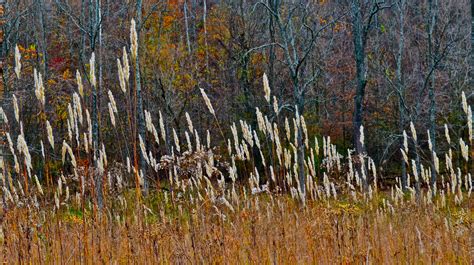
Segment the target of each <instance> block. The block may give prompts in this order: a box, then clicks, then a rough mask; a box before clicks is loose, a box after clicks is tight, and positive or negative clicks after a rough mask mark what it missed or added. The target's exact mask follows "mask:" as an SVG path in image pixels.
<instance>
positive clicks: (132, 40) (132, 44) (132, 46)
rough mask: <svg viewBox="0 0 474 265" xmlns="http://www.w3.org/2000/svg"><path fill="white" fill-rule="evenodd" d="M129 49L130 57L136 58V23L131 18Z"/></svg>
mask: <svg viewBox="0 0 474 265" xmlns="http://www.w3.org/2000/svg"><path fill="white" fill-rule="evenodd" d="M130 50H131V52H132V59H136V58H137V55H138V34H137V25H136V23H135V19H133V18H132V21H131V23H130Z"/></svg>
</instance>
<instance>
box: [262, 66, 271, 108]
mask: <svg viewBox="0 0 474 265" xmlns="http://www.w3.org/2000/svg"><path fill="white" fill-rule="evenodd" d="M263 92H264V93H265V100H266V101H267V102H268V103H270V93H271V92H270V83H269V82H268V77H267V74H266V73H263Z"/></svg>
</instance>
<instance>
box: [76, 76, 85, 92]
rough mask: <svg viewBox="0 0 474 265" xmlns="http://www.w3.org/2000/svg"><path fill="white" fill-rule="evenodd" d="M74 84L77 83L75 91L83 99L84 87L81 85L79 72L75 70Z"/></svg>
mask: <svg viewBox="0 0 474 265" xmlns="http://www.w3.org/2000/svg"><path fill="white" fill-rule="evenodd" d="M76 83H77V91H78V92H79V95H81V97H84V85H83V84H82V77H81V73H80V72H79V70H76Z"/></svg>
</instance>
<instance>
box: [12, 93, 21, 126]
mask: <svg viewBox="0 0 474 265" xmlns="http://www.w3.org/2000/svg"><path fill="white" fill-rule="evenodd" d="M13 111H14V113H15V120H16V122H18V123H20V109H19V108H18V99H17V98H16V96H15V94H13Z"/></svg>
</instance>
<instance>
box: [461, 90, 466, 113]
mask: <svg viewBox="0 0 474 265" xmlns="http://www.w3.org/2000/svg"><path fill="white" fill-rule="evenodd" d="M461 100H462V110H463V111H464V113H466V114H467V99H466V94H465V93H464V91H463V92H462V93H461Z"/></svg>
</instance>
